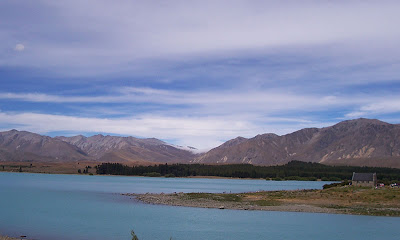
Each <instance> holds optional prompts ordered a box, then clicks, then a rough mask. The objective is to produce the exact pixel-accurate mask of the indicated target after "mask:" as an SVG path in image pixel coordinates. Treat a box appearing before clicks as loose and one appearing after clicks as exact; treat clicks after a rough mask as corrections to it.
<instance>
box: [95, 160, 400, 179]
mask: <svg viewBox="0 0 400 240" xmlns="http://www.w3.org/2000/svg"><path fill="white" fill-rule="evenodd" d="M353 172H366V173H369V172H370V173H377V176H378V179H379V180H384V181H400V169H395V168H380V167H353V166H328V165H323V164H319V163H311V162H301V161H291V162H289V163H287V164H285V165H280V166H255V165H251V164H227V165H206V164H159V165H152V166H133V167H130V166H126V165H123V164H120V163H102V164H100V165H98V166H97V170H96V173H97V174H108V175H127V176H131V175H133V176H151V177H160V176H164V177H189V176H217V177H233V178H266V179H273V180H308V181H310V180H317V179H322V180H326V181H340V180H349V179H351V177H352V174H353Z"/></svg>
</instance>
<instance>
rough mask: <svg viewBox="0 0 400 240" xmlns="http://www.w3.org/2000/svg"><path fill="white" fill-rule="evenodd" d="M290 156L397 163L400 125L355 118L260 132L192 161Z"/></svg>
mask: <svg viewBox="0 0 400 240" xmlns="http://www.w3.org/2000/svg"><path fill="white" fill-rule="evenodd" d="M231 141H232V140H231ZM228 142H230V141H228ZM228 142H227V143H228ZM291 160H300V161H310V162H319V163H326V164H336V163H338V164H349V165H352V164H354V165H364V164H363V163H364V162H368V164H365V165H375V166H388V165H387V164H386V162H390V164H389V165H395V166H397V167H400V125H399V124H389V123H385V122H382V121H379V120H372V119H356V120H349V121H343V122H340V123H338V124H336V125H334V126H331V127H326V128H321V129H318V128H307V129H302V130H299V131H296V132H294V133H290V134H287V135H283V136H278V135H275V134H263V135H258V136H256V137H254V138H250V139H244V140H243V139H241V141H240V142H237V143H236V144H232V145H227V144H226V143H225V144H223V145H221V146H219V147H217V148H214V149H212V150H210V151H209V152H207V153H205V154H203V155H201V156H199V157H197V158H196V159H195V160H194V161H193V162H197V163H250V164H259V165H276V164H284V163H287V162H289V161H291ZM380 161H381V162H380Z"/></svg>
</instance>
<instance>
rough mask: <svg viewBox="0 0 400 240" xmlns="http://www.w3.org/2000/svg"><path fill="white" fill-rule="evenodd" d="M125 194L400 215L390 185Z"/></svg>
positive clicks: (398, 193) (242, 206)
mask: <svg viewBox="0 0 400 240" xmlns="http://www.w3.org/2000/svg"><path fill="white" fill-rule="evenodd" d="M123 195H125V196H129V197H131V198H133V199H135V200H136V201H140V202H143V203H146V204H157V205H169V206H181V207H196V208H214V209H235V210H260V211H280V212H309V213H329V214H353V215H370V216H392V217H400V201H398V199H400V189H398V188H390V187H385V188H379V189H375V188H368V187H353V186H339V187H332V188H329V189H322V190H317V189H314V190H290V191H287V190H286V191H285V190H282V191H259V192H247V193H172V194H163V193H161V194H154V193H146V194H135V193H128V194H123Z"/></svg>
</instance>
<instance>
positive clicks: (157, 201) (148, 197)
mask: <svg viewBox="0 0 400 240" xmlns="http://www.w3.org/2000/svg"><path fill="white" fill-rule="evenodd" d="M122 195H124V196H129V197H133V198H134V199H136V200H138V201H140V202H143V203H145V204H152V205H166V206H175V207H194V208H213V209H221V210H222V209H230V210H245V211H278V212H309V213H328V214H340V213H341V212H339V211H337V210H335V209H329V208H322V207H317V206H312V205H307V204H292V205H279V206H262V205H257V204H251V203H249V202H241V203H236V202H223V203H222V202H219V201H215V200H210V199H202V201H191V200H182V199H178V198H176V196H174V195H175V194H154V193H149V194H135V193H128V194H122ZM177 195H179V193H178V194H177ZM180 196H184V194H183V195H180Z"/></svg>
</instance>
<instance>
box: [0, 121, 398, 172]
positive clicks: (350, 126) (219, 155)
mask: <svg viewBox="0 0 400 240" xmlns="http://www.w3.org/2000/svg"><path fill="white" fill-rule="evenodd" d="M192 149H193V148H192V147H186V148H183V147H180V146H175V145H171V144H168V143H165V142H163V141H161V140H158V139H155V138H147V139H139V138H134V137H119V136H103V135H101V134H99V135H95V136H91V137H85V136H82V135H78V136H74V137H53V138H52V137H48V136H42V135H39V134H36V133H31V132H26V131H17V130H10V131H6V132H0V161H8V162H12V161H32V162H35V161H47V162H70V161H96V162H122V163H127V162H131V163H142V164H154V163H207V164H237V163H249V164H256V165H279V164H285V163H287V162H289V161H291V160H300V161H307V162H319V163H324V164H329V165H335V164H341V165H357V166H384V167H397V168H400V124H389V123H386V122H382V121H379V120H375V119H363V118H360V119H355V120H348V121H343V122H340V123H338V124H336V125H333V126H330V127H325V128H305V129H302V130H299V131H296V132H293V133H290V134H286V135H282V136H278V135H276V134H272V133H268V134H261V135H257V136H255V137H253V138H244V137H237V138H235V139H232V140H229V141H227V142H225V143H224V144H222V145H220V146H218V147H216V148H214V149H211V150H210V151H208V152H206V153H201V154H199V153H197V154H196V153H194V152H193V151H191V150H192Z"/></svg>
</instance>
